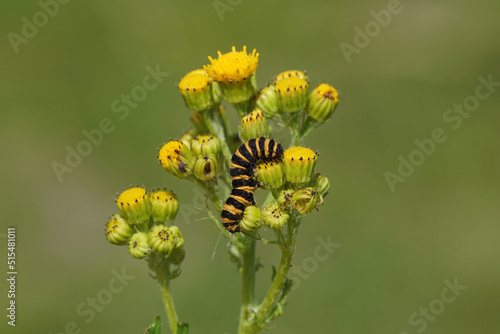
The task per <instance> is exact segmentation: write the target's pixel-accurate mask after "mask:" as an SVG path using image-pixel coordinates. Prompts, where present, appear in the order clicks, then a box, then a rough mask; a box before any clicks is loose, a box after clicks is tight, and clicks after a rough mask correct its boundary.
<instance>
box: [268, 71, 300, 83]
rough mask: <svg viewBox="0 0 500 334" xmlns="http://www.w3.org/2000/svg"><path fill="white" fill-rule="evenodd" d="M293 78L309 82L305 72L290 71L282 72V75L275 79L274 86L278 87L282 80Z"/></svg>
mask: <svg viewBox="0 0 500 334" xmlns="http://www.w3.org/2000/svg"><path fill="white" fill-rule="evenodd" d="M292 77H295V78H299V79H304V80H306V81H307V80H308V79H307V75H306V74H305V73H304V72H302V71H297V70H290V71H285V72H281V73H280V74H278V75H277V76H276V77H275V78H274V84H275V85H276V84H277V83H278V82H280V81H281V80H283V79H286V78H292Z"/></svg>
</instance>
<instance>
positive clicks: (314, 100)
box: [305, 84, 339, 123]
mask: <svg viewBox="0 0 500 334" xmlns="http://www.w3.org/2000/svg"><path fill="white" fill-rule="evenodd" d="M338 103H339V93H338V92H337V90H335V88H333V87H332V86H330V85H327V84H321V85H319V86H318V87H316V88H314V89H313V91H312V92H311V94H310V95H309V98H308V100H307V106H306V109H305V110H306V113H307V114H308V115H309V117H311V118H312V119H314V120H315V121H317V122H321V123H323V122H326V121H327V120H328V119H329V118H330V117H331V116H332V114H333V111H334V110H335V107H336V106H337V104H338Z"/></svg>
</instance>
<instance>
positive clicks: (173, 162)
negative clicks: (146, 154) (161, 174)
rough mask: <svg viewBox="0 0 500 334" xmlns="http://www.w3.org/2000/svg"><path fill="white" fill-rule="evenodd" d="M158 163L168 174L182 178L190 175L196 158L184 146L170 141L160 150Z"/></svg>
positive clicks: (181, 143) (175, 141) (178, 142)
mask: <svg viewBox="0 0 500 334" xmlns="http://www.w3.org/2000/svg"><path fill="white" fill-rule="evenodd" d="M158 161H159V162H160V164H161V165H162V166H163V168H165V169H166V170H167V171H168V172H170V173H171V174H173V175H174V176H176V177H178V178H183V177H186V176H189V175H190V174H191V173H192V171H193V168H194V163H195V162H196V157H195V156H194V154H193V152H191V150H190V149H189V147H188V146H187V145H186V144H184V143H183V142H181V141H179V140H171V141H170V142H168V143H167V144H165V145H163V147H162V148H161V149H160V152H159V154H158Z"/></svg>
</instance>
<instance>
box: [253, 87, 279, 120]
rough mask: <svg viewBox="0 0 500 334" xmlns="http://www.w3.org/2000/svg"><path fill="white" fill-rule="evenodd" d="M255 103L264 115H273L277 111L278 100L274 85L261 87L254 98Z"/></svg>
mask: <svg viewBox="0 0 500 334" xmlns="http://www.w3.org/2000/svg"><path fill="white" fill-rule="evenodd" d="M255 105H256V106H257V108H259V109H260V110H262V112H263V113H264V116H265V117H268V118H270V117H273V116H274V114H276V113H277V112H278V101H277V97H276V92H275V91H274V86H272V85H271V86H267V87H264V88H262V89H261V90H260V91H259V94H258V95H257V96H256V98H255Z"/></svg>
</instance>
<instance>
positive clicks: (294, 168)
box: [283, 146, 318, 185]
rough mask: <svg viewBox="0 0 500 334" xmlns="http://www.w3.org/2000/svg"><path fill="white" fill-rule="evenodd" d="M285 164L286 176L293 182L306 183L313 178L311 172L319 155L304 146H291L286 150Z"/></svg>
mask: <svg viewBox="0 0 500 334" xmlns="http://www.w3.org/2000/svg"><path fill="white" fill-rule="evenodd" d="M283 156H284V158H283V166H284V172H285V178H286V180H287V181H289V182H291V183H293V184H296V185H297V184H298V185H300V184H306V183H308V182H309V181H310V180H311V174H312V172H313V169H314V166H315V165H316V160H317V159H318V155H317V154H316V153H314V152H313V151H312V150H310V149H308V148H304V147H300V146H297V147H291V148H289V149H288V150H286V151H285V153H284V155H283Z"/></svg>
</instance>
